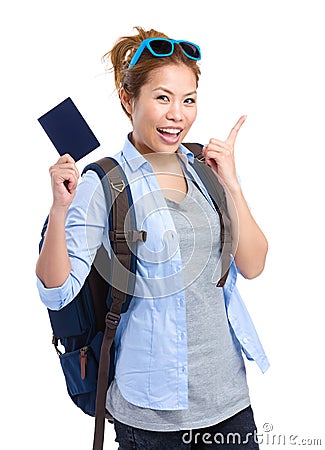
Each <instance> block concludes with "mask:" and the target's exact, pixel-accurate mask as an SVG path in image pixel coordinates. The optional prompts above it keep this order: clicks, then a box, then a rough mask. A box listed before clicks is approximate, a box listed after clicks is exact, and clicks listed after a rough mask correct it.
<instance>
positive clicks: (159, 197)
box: [37, 28, 269, 450]
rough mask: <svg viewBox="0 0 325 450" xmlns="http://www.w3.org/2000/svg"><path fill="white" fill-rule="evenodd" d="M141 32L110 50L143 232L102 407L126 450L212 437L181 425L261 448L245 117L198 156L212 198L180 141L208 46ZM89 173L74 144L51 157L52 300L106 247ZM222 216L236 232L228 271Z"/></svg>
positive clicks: (64, 295) (255, 255) (260, 240)
mask: <svg viewBox="0 0 325 450" xmlns="http://www.w3.org/2000/svg"><path fill="white" fill-rule="evenodd" d="M137 32H138V33H137V34H136V35H134V36H127V37H123V38H121V39H119V40H118V41H117V43H116V44H115V45H114V47H113V49H112V50H111V51H110V52H108V53H107V54H106V55H105V56H104V60H110V61H111V62H112V64H113V69H114V74H115V84H116V88H117V91H118V93H119V98H120V101H121V105H122V108H123V110H124V111H125V113H126V114H127V116H128V118H129V119H130V121H131V124H132V131H131V133H130V134H129V135H128V137H127V139H126V141H125V145H124V147H123V149H122V150H121V151H120V152H119V153H117V154H116V155H115V156H114V158H115V159H116V161H117V162H118V163H119V164H120V166H121V167H122V168H123V170H124V172H125V177H126V180H127V182H128V183H129V186H130V192H131V194H132V200H133V204H134V209H135V215H136V222H137V225H138V227H139V229H141V230H144V231H146V232H147V240H146V241H145V242H139V243H138V244H139V245H138V247H137V254H136V256H137V267H136V285H135V293H134V295H133V298H132V300H131V302H130V306H129V309H128V310H127V311H126V312H125V313H123V314H121V317H120V322H119V324H118V327H117V334H116V336H115V341H114V342H115V349H116V353H115V365H116V370H115V378H114V379H113V380H112V382H111V384H110V385H109V389H108V391H107V399H106V409H107V410H108V411H109V413H110V414H111V416H112V417H113V418H114V426H115V431H116V440H117V442H119V449H120V450H128V449H132V448H139V449H146V450H160V449H161V448H170V449H173V450H178V449H188V450H189V449H196V448H197V449H199V448H200V449H201V448H204V447H202V443H185V442H184V440H183V439H182V434H183V433H182V430H183V431H184V430H189V429H197V430H198V434H200V435H202V436H205V435H206V433H210V434H215V433H219V434H220V433H222V434H225V433H231V434H234V433H236V435H238V436H240V437H241V438H242V439H239V441H238V442H237V443H235V444H234V446H233V447H232V448H236V449H238V450H240V449H244V448H245V449H246V448H249V449H250V450H255V449H258V444H257V442H255V441H254V431H255V429H256V427H255V422H254V417H253V412H252V409H251V406H250V397H249V391H248V386H247V380H246V371H245V364H244V359H243V352H244V353H245V354H246V355H247V356H248V357H249V359H253V360H255V361H256V363H257V364H258V366H259V367H260V368H261V370H262V371H263V372H264V371H265V370H266V369H267V368H268V365H269V364H268V360H267V357H266V355H265V353H264V350H263V348H262V345H261V343H260V341H259V339H258V336H257V333H256V331H255V329H254V326H253V324H252V321H251V319H250V317H249V315H248V312H247V310H246V308H245V306H244V304H243V301H242V299H241V297H240V295H239V293H238V290H237V288H236V286H235V284H236V278H237V272H238V269H239V270H240V272H241V273H242V274H243V275H244V276H246V277H247V278H253V277H255V276H257V275H258V274H259V273H260V272H261V271H262V270H263V267H264V262H265V258H266V253H267V241H266V239H265V237H264V234H263V233H262V231H261V230H260V228H259V227H258V225H257V224H256V222H255V220H254V218H253V217H252V215H251V213H250V210H249V208H248V207H247V204H246V201H245V198H244V196H243V193H242V191H241V188H240V185H239V183H238V179H237V175H236V169H235V158H234V145H235V141H236V137H237V134H238V132H239V130H240V128H241V126H242V125H243V123H244V122H245V116H242V117H241V118H240V119H239V120H238V122H237V123H236V125H235V126H234V127H233V128H232V130H231V131H230V133H229V136H228V138H227V139H226V140H225V141H222V140H219V139H215V138H211V139H210V141H209V143H208V145H207V146H205V147H204V149H203V152H202V154H201V159H200V164H204V163H203V162H202V161H204V160H205V163H206V164H207V165H209V166H210V168H211V169H209V168H208V167H207V171H203V172H201V174H203V173H205V175H206V176H207V177H209V179H210V180H214V182H216V180H218V182H219V184H218V185H219V186H220V190H221V196H220V198H219V200H220V201H219V200H218V202H217V201H216V200H215V199H214V201H212V199H211V197H210V195H209V193H208V192H207V189H206V187H205V182H207V180H206V179H203V175H201V177H200V176H199V173H200V172H199V170H198V169H197V170H195V167H198V166H197V164H198V163H197V164H196V165H195V164H194V155H193V153H192V152H191V151H190V150H189V149H188V148H187V147H185V146H184V145H183V144H182V142H183V140H184V139H185V137H186V135H187V133H188V131H189V130H190V128H191V126H192V124H193V122H194V121H195V118H196V114H197V87H198V79H199V75H200V69H199V66H198V60H199V59H200V58H201V52H200V48H199V46H197V45H196V44H193V43H191V42H189V41H184V40H182V41H178V40H174V39H169V38H168V37H167V36H166V35H164V34H162V33H159V32H157V31H155V30H150V31H144V30H143V29H142V28H137ZM196 162H197V161H196ZM91 172H92V171H88V172H86V173H85V174H84V175H83V178H82V182H81V183H80V184H79V185H78V187H77V184H78V177H79V174H78V171H77V169H76V166H75V163H74V161H73V159H72V158H71V157H70V156H69V155H65V156H63V157H61V158H60V159H59V161H58V162H57V163H56V164H54V165H53V166H52V167H51V169H50V174H51V179H52V189H53V203H52V207H51V211H50V215H49V222H48V228H47V231H46V235H45V239H44V242H43V246H42V251H41V253H40V256H39V260H38V263H37V275H38V288H39V292H40V296H41V298H42V300H43V302H44V303H45V305H46V306H48V307H49V308H51V309H60V308H62V307H65V306H66V305H67V304H69V303H70V302H71V301H72V300H73V299H74V298H75V296H76V295H77V294H78V292H79V291H80V287H81V286H82V285H83V284H84V281H85V279H86V277H87V276H88V273H89V270H90V267H91V265H92V263H93V261H94V258H95V256H96V253H97V250H98V249H99V248H101V246H102V245H103V246H104V248H105V249H106V250H107V253H108V255H109V257H111V246H110V242H109V239H108V236H110V234H109V231H110V230H109V229H108V220H107V217H108V208H109V207H110V206H111V205H107V204H106V202H105V195H104V192H103V187H102V185H101V183H100V182H99V180H98V177H97V175H96V174H95V175H94V174H92V173H91ZM220 210H222V214H220ZM225 218H226V220H227V223H231V227H230V226H229V229H230V228H231V229H232V230H231V231H232V232H229V236H230V238H229V243H228V244H229V245H228V247H227V248H228V250H227V252H228V253H227V256H228V258H227V262H228V266H227V268H226V269H227V270H226V273H225V274H221V272H222V260H223V251H224V246H223V242H224V239H225V233H224V227H225V225H224V224H225V221H224V219H225ZM90 242H91V245H90ZM231 249H233V252H232V253H233V254H232V253H231ZM237 266H238V269H237ZM221 275H223V276H222V278H221ZM221 279H223V283H221V284H219V282H218V280H221ZM242 350H243V352H242ZM248 435H249V436H250V438H249V442H248V441H247V436H248ZM225 439H226V438H225ZM214 448H218V449H223V448H228V447H227V445H225V446H223V445H219V444H218V445H217V447H216V446H214V444H211V445H209V449H214Z"/></svg>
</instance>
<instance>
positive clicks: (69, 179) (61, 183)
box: [49, 154, 79, 210]
mask: <svg viewBox="0 0 325 450" xmlns="http://www.w3.org/2000/svg"><path fill="white" fill-rule="evenodd" d="M49 172H50V175H51V181H52V191H53V206H52V207H54V208H59V209H64V210H68V208H69V206H70V205H71V202H72V200H73V198H74V196H75V193H76V189H77V185H78V179H79V172H78V169H77V167H76V163H75V161H74V159H73V158H72V157H71V156H70V155H69V154H66V155H63V156H61V157H60V158H59V159H58V161H57V162H56V163H55V164H54V165H53V166H51V167H50V169H49Z"/></svg>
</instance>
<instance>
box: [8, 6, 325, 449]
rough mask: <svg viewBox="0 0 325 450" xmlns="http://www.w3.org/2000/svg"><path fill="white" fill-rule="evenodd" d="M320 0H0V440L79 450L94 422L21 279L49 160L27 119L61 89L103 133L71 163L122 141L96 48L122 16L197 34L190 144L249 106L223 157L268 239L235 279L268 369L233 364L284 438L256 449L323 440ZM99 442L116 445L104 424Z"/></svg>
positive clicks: (28, 273) (224, 128)
mask: <svg viewBox="0 0 325 450" xmlns="http://www.w3.org/2000/svg"><path fill="white" fill-rule="evenodd" d="M322 3H323V2H322V1H316V0H309V1H307V0H305V1H299V0H295V1H291V0H282V1H279V0H276V1H274V0H273V1H271V0H270V1H265V0H246V1H244V0H224V1H220V0H215V1H213V2H212V1H205V0H203V1H193V0H183V1H180V2H176V1H172V2H170V1H167V0H165V1H164V2H154V1H141V0H137V1H133V0H132V1H130V0H124V1H123V2H113V1H107V0H106V1H100V0H92V1H91V2H90V1H87V2H86V1H84V0H56V1H55V2H54V1H53V2H49V1H44V0H43V1H37V0H29V1H14V0H13V1H11V2H7V3H6V6H5V7H2V11H1V15H0V16H1V19H0V20H1V26H0V33H1V48H2V50H1V67H2V68H1V71H0V74H1V85H0V87H1V97H0V105H1V111H2V112H1V142H2V149H1V150H2V151H1V202H2V214H1V229H2V233H1V235H2V246H1V248H2V255H1V260H2V278H1V280H2V282H1V304H2V312H1V315H0V321H1V323H0V325H1V326H0V330H1V353H0V357H1V372H0V373H1V375H0V376H1V380H2V382H1V392H2V394H1V412H2V422H1V429H2V432H1V434H0V440H1V443H0V446H1V448H5V449H6V450H9V449H10V450H11V449H15V450H16V449H23V448H34V449H47V450H57V449H62V450H65V449H69V450H71V449H76V448H78V449H79V450H89V449H90V448H91V443H92V430H93V420H92V419H91V418H89V417H88V416H86V415H84V414H83V413H82V412H81V411H79V410H78V408H76V407H75V406H74V405H73V403H72V402H71V400H70V399H69V398H68V395H67V393H66V391H65V384H64V381H63V375H62V373H61V369H60V365H59V361H58V359H57V356H56V354H55V352H54V350H53V349H52V345H51V330H50V325H49V321H48V317H47V312H46V309H45V308H44V307H43V305H42V304H41V302H40V300H39V298H38V293H37V290H36V287H35V275H34V268H35V262H36V259H37V254H38V248H37V247H38V241H39V234H40V230H41V227H42V224H43V221H44V218H45V217H46V215H47V213H48V208H49V206H50V202H51V189H50V180H49V175H48V167H49V166H50V165H51V164H52V163H54V161H56V159H57V155H56V152H55V150H54V147H53V146H52V144H51V143H50V141H49V140H48V138H47V137H46V135H45V133H44V132H43V130H42V129H41V127H40V125H39V124H38V122H37V118H38V117H39V116H41V115H42V114H43V113H45V112H46V111H48V110H49V109H50V108H52V107H53V106H55V105H56V104H57V103H59V102H60V101H62V100H63V99H64V98H66V97H68V96H71V97H72V98H73V100H74V101H75V102H76V104H77V106H78V107H79V109H80V110H81V112H82V114H83V115H84V117H85V118H86V119H87V121H88V123H89V125H90V126H91V127H92V129H93V131H94V132H95V134H96V135H97V137H98V139H99V140H100V142H101V147H100V148H99V149H98V150H96V151H95V152H94V153H93V154H91V155H90V156H89V157H87V158H85V159H84V160H82V161H81V162H80V163H79V166H78V167H79V169H82V167H83V166H84V165H85V164H86V163H87V162H88V161H92V160H94V159H98V158H99V157H101V156H104V155H112V154H114V153H116V152H117V151H118V150H120V148H121V145H122V143H123V141H124V138H125V133H126V132H127V131H128V130H129V128H130V126H129V123H128V120H127V119H126V117H124V114H123V113H122V111H121V109H120V106H119V103H118V101H117V98H116V94H115V92H114V86H113V80H112V76H111V75H105V74H104V66H103V65H102V64H101V56H102V55H103V54H104V53H105V52H106V51H108V50H109V49H110V48H111V46H112V45H113V43H114V42H115V40H116V39H117V38H118V37H120V36H122V35H127V34H132V32H133V29H132V28H133V26H135V25H141V26H143V27H144V28H151V27H153V28H156V29H158V30H161V31H163V32H165V33H166V34H168V35H170V36H171V37H174V38H176V39H188V40H191V41H193V42H197V43H198V44H199V45H200V46H201V49H202V54H203V60H202V63H201V69H202V77H201V80H200V88H199V116H198V119H197V122H196V124H195V125H194V126H193V129H192V130H191V133H190V136H188V140H189V141H190V140H193V141H199V142H203V143H204V142H206V141H207V140H208V139H209V138H210V137H217V138H220V139H223V138H225V137H226V136H227V134H228V132H229V131H230V128H231V127H232V126H233V124H234V123H235V122H236V121H237V119H238V118H239V116H240V115H241V114H247V115H248V118H247V121H246V123H245V124H244V126H243V128H242V129H241V131H240V134H239V137H238V140H237V146H236V155H237V169H238V172H239V173H240V176H241V181H242V186H243V190H244V193H245V194H246V197H247V199H248V202H249V205H250V207H251V209H252V211H253V213H254V215H255V218H256V219H257V221H258V223H259V224H260V225H261V227H262V228H263V230H264V232H265V234H266V235H267V237H268V240H269V246H270V249H269V255H268V261H267V266H266V268H265V271H264V273H263V274H262V275H261V276H260V277H258V278H257V279H255V280H253V281H246V280H240V282H239V284H240V290H241V292H242V295H243V297H244V298H245V300H246V303H247V306H248V308H249V310H250V313H251V315H252V317H253V319H254V321H255V324H256V327H257V329H258V331H259V334H260V337H261V340H262V342H263V344H264V347H265V350H266V351H267V353H268V356H269V359H270V362H271V368H270V369H269V371H268V372H267V373H266V374H265V375H262V374H261V373H260V372H259V370H258V368H257V366H256V365H255V364H254V363H250V362H248V363H247V372H248V379H249V385H250V393H251V399H252V405H253V408H254V411H255V418H256V422H257V424H258V426H259V429H260V431H261V432H263V425H264V424H265V423H270V424H272V425H273V431H272V432H271V433H269V434H271V436H272V435H273V434H274V435H279V434H282V435H285V436H286V438H287V444H286V445H271V444H264V445H262V446H261V448H262V449H268V448H272V447H278V448H292V445H290V444H289V436H290V435H291V434H293V435H299V438H298V440H297V441H296V442H300V441H299V439H303V438H322V440H323V445H325V435H324V371H323V369H322V368H321V367H324V366H323V365H321V364H322V362H323V361H322V360H323V356H324V337H323V329H324V318H323V315H324V305H323V303H324V297H325V296H324V289H323V286H324V283H323V279H324V276H323V274H324V271H323V267H322V264H323V260H322V255H323V251H324V238H323V230H324V214H322V209H323V203H324V202H323V193H324V188H323V179H324V168H323V161H324V159H323V158H322V155H323V152H324V150H325V149H324V127H323V122H324V104H325V102H324V100H325V95H324V79H325V65H324V42H325V27H324V13H323V5H322ZM266 435H267V433H264V436H265V437H264V442H266ZM5 442H6V444H5ZM276 442H277V438H276ZM281 442H283V440H282V441H281ZM105 448H107V449H115V448H117V444H116V443H114V431H113V427H112V426H110V425H108V426H107V431H106V446H105ZM308 448H320V447H319V446H308Z"/></svg>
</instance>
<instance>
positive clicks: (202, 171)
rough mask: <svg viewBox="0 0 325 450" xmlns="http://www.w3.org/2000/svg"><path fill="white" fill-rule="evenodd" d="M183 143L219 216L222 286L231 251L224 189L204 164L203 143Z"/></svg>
mask: <svg viewBox="0 0 325 450" xmlns="http://www.w3.org/2000/svg"><path fill="white" fill-rule="evenodd" d="M183 145H184V146H185V147H186V148H188V149H189V150H190V151H191V152H192V153H193V154H194V164H193V167H194V169H195V171H196V173H197V174H198V176H199V178H200V180H201V181H202V183H203V184H204V186H205V188H206V190H207V191H208V193H209V195H210V197H211V198H212V201H213V203H214V205H215V207H216V210H217V212H218V215H219V218H220V227H221V265H222V269H221V278H220V280H219V281H218V283H217V286H218V287H222V286H224V285H225V283H226V279H227V276H228V272H229V267H230V262H231V253H232V233H231V221H230V218H229V214H228V208H227V201H226V195H225V191H224V188H223V186H222V185H221V183H220V182H219V180H218V177H217V176H216V175H215V173H214V172H213V170H212V169H211V167H209V166H208V165H207V164H205V158H204V155H202V149H203V145H202V144H198V143H186V144H183Z"/></svg>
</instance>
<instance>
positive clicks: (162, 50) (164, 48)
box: [129, 38, 201, 69]
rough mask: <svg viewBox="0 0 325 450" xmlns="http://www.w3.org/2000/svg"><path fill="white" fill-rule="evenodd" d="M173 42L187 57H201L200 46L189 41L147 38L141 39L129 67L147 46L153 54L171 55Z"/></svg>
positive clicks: (197, 58)
mask: <svg viewBox="0 0 325 450" xmlns="http://www.w3.org/2000/svg"><path fill="white" fill-rule="evenodd" d="M175 44H178V45H180V47H181V49H182V50H183V53H184V55H186V56H187V57H188V58H189V59H193V60H194V61H198V60H200V59H201V50H200V47H199V46H198V45H196V44H193V43H192V42H189V41H175V40H174V39H165V38H149V39H145V40H144V41H142V43H141V45H140V47H139V48H138V50H137V51H136V52H135V54H134V56H133V58H132V59H131V62H130V65H129V69H132V67H134V66H135V65H136V63H137V62H138V61H139V58H140V56H141V55H142V53H143V51H144V49H145V48H147V49H148V50H149V51H150V53H151V54H152V55H153V56H156V57H158V58H162V57H164V56H171V55H172V54H173V53H174V48H175Z"/></svg>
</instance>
